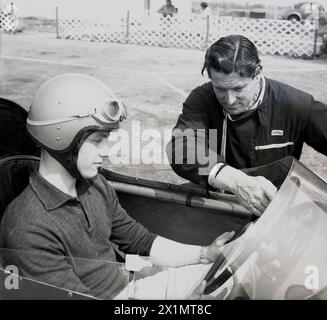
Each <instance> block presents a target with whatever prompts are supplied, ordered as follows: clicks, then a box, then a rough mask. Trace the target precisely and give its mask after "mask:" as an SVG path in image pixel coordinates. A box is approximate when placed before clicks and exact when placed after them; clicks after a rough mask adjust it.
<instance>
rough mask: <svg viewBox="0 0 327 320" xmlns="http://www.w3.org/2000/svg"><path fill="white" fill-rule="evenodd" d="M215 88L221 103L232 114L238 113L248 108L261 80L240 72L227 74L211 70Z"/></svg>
mask: <svg viewBox="0 0 327 320" xmlns="http://www.w3.org/2000/svg"><path fill="white" fill-rule="evenodd" d="M210 71H211V73H210V76H211V82H212V86H213V90H214V92H215V94H216V97H217V99H218V101H219V103H220V104H221V105H222V106H223V108H224V109H225V111H226V112H228V113H229V114H230V115H238V114H240V113H242V112H244V111H246V109H247V108H248V106H249V105H250V103H251V102H252V99H253V97H254V95H255V94H256V93H257V91H258V86H259V80H258V79H257V77H255V78H253V79H252V78H246V77H242V76H241V75H240V74H239V73H237V72H233V73H230V74H225V73H223V72H218V71H216V70H213V69H211V70H210Z"/></svg>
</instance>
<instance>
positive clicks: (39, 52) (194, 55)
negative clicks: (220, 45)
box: [0, 32, 327, 183]
mask: <svg viewBox="0 0 327 320" xmlns="http://www.w3.org/2000/svg"><path fill="white" fill-rule="evenodd" d="M0 48H1V51H0V53H1V58H2V59H1V61H0V63H1V65H0V77H1V83H0V95H1V96H2V97H5V98H8V99H12V100H14V101H16V102H17V103H19V104H21V105H22V106H23V107H24V108H26V109H28V108H29V105H30V103H31V100H32V97H33V94H34V93H35V91H36V89H37V88H38V87H39V85H40V84H41V83H42V82H43V81H45V80H46V79H48V78H49V77H51V76H54V75H56V74H59V73H63V72H83V73H87V74H90V75H94V76H96V77H98V78H100V79H101V80H103V81H104V82H106V83H107V84H108V85H109V86H110V88H111V89H112V90H113V91H114V92H115V93H116V95H117V96H119V97H120V98H122V99H123V101H124V102H125V104H126V105H127V108H128V116H129V117H128V118H129V120H128V121H127V122H126V123H125V124H124V126H123V127H124V128H126V129H127V130H131V120H139V121H140V123H141V129H142V130H146V129H152V128H156V129H158V130H159V131H160V132H164V131H167V130H168V131H169V130H171V128H172V127H173V126H174V124H175V122H176V119H177V116H178V114H179V113H180V111H181V106H182V103H183V101H184V96H185V95H186V94H188V93H189V92H190V91H191V90H192V88H194V87H195V86H197V85H199V84H201V83H203V82H205V81H207V79H206V78H204V77H202V76H201V75H200V70H201V67H202V60H203V57H204V52H203V51H199V50H187V49H174V48H158V47H143V46H134V45H122V44H113V43H95V42H83V41H73V40H62V39H56V38H55V35H54V34H51V33H39V32H23V33H19V34H16V35H9V34H1V47H0ZM261 58H262V61H263V66H264V72H265V75H266V76H268V77H271V78H274V79H277V80H281V81H284V82H286V83H288V84H290V85H293V86H295V87H297V88H299V89H302V90H305V91H308V92H310V93H312V94H313V95H314V96H315V97H316V99H320V100H321V101H323V102H325V103H327V91H326V90H325V85H326V82H327V64H326V60H318V59H317V60H300V59H291V58H285V57H275V56H262V57H261ZM325 81H326V82H325ZM154 143H155V144H156V145H157V146H158V147H159V149H160V150H161V153H162V157H163V155H164V151H163V147H164V140H163V139H160V138H158V139H155V141H154ZM131 148H132V146H131V145H130V149H131ZM301 160H302V161H303V163H304V164H305V165H306V166H308V167H309V168H310V169H311V170H312V171H313V172H315V173H316V174H317V175H319V176H320V177H321V178H322V179H324V180H325V181H327V159H326V157H324V156H322V155H320V154H318V153H317V152H315V151H314V150H313V149H311V148H310V147H308V146H305V147H304V150H303V156H302V158H301ZM108 167H109V168H114V169H115V170H116V171H119V172H122V173H127V174H131V175H134V176H140V177H146V178H150V179H156V180H162V181H169V182H173V183H180V182H184V180H183V179H181V178H179V177H177V176H176V175H175V174H174V173H173V172H172V170H171V169H170V167H169V165H167V164H159V165H146V164H140V165H120V166H117V165H115V166H112V165H109V164H108Z"/></svg>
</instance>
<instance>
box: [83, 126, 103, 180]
mask: <svg viewBox="0 0 327 320" xmlns="http://www.w3.org/2000/svg"><path fill="white" fill-rule="evenodd" d="M108 135H109V133H107V132H94V133H92V134H90V135H89V136H88V137H87V139H85V141H84V142H83V144H82V146H81V148H80V149H79V152H78V158H77V169H78V171H79V173H80V174H81V176H82V177H83V178H85V179H90V178H94V177H95V176H96V175H97V173H98V170H99V168H100V167H101V165H102V163H103V160H104V158H107V157H108V156H109V144H108Z"/></svg>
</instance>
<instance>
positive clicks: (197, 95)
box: [166, 84, 223, 187]
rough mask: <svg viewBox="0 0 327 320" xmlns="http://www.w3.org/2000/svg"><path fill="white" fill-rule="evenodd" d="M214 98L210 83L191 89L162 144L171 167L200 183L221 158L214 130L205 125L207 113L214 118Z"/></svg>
mask: <svg viewBox="0 0 327 320" xmlns="http://www.w3.org/2000/svg"><path fill="white" fill-rule="evenodd" d="M214 101H215V97H214V93H213V91H212V90H210V84H206V85H204V86H202V87H199V88H196V89H195V90H193V91H192V92H191V94H190V95H189V96H188V98H187V99H186V101H185V102H184V104H183V112H182V114H180V116H179V117H178V120H177V123H176V126H175V127H174V129H173V132H172V138H171V141H170V142H169V143H168V145H167V147H166V152H167V156H168V159H169V163H170V165H171V167H172V169H173V170H174V171H175V172H176V173H177V174H178V175H179V176H181V177H183V178H184V179H187V180H190V181H192V182H194V183H196V184H199V185H201V186H202V187H207V186H208V181H207V178H208V175H209V173H210V171H211V169H212V167H213V166H214V165H215V164H216V163H217V162H219V161H223V158H222V157H221V156H220V155H219V153H218V151H220V150H217V144H218V141H217V139H219V137H218V131H217V130H216V129H211V130H210V125H209V116H210V117H212V118H214V119H216V118H217V119H218V115H217V112H218V111H217V108H216V107H215V108H214V107H213V105H214ZM217 125H218V124H217Z"/></svg>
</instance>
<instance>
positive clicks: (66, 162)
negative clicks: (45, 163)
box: [48, 148, 85, 180]
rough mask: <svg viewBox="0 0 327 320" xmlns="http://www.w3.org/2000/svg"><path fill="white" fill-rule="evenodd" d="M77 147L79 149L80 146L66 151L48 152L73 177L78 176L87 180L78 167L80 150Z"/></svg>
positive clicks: (77, 177) (79, 178) (78, 178)
mask: <svg viewBox="0 0 327 320" xmlns="http://www.w3.org/2000/svg"><path fill="white" fill-rule="evenodd" d="M76 149H78V150H79V148H75V149H74V150H72V151H67V152H65V153H56V152H53V151H48V153H49V154H50V155H51V156H52V157H53V158H55V159H56V160H57V161H58V162H59V163H60V164H61V165H62V166H63V167H64V168H65V169H66V171H67V172H68V173H69V174H70V175H71V176H72V177H73V178H76V179H77V180H85V178H83V177H82V175H81V174H80V172H79V170H78V168H77V157H78V150H76Z"/></svg>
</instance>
